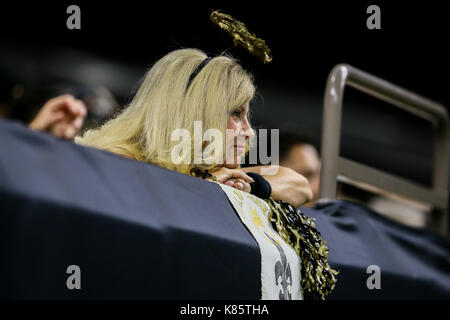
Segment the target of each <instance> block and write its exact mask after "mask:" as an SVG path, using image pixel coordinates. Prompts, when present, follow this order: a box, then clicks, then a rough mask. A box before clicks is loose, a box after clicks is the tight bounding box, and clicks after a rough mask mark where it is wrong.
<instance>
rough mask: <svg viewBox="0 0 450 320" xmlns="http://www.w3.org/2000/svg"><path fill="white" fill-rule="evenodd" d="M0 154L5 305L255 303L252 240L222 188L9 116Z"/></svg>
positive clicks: (0, 267) (0, 272) (0, 133)
mask: <svg viewBox="0 0 450 320" xmlns="http://www.w3.org/2000/svg"><path fill="white" fill-rule="evenodd" d="M0 146H1V153H0V212H1V213H0V219H1V220H0V298H3V299H10V298H14V299H41V298H42V299H74V298H75V299H77V298H80V299H97V298H98V299H116V298H122V299H259V298H260V296H261V286H260V281H261V280H260V253H259V249H258V246H257V243H256V242H255V240H254V239H253V237H252V236H251V235H250V233H248V231H247V229H246V228H245V226H244V225H243V224H242V223H241V222H240V220H239V217H238V216H237V215H236V213H235V211H234V209H233V208H232V207H231V204H230V203H229V202H228V199H227V197H226V196H225V194H224V193H223V191H222V190H221V189H220V187H219V186H217V185H215V184H213V183H210V182H207V181H202V180H201V179H198V178H194V177H190V176H187V175H183V174H180V173H177V172H173V171H170V170H167V169H164V168H159V167H156V166H152V165H148V164H145V163H139V162H137V161H134V160H129V159H124V158H122V157H119V156H116V155H114V154H111V153H108V152H106V151H101V150H95V149H92V148H83V147H80V146H77V145H74V144H73V143H72V142H69V141H63V140H60V139H57V138H54V137H52V136H50V135H47V134H44V133H36V132H32V131H30V130H28V129H27V128H25V127H23V126H21V125H19V124H16V123H11V122H7V121H4V120H2V121H0ZM69 265H78V266H79V267H80V268H81V290H68V289H67V287H66V280H67V278H68V277H69V276H70V274H67V273H66V268H67V267H68V266H69Z"/></svg>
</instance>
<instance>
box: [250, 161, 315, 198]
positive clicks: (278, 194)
mask: <svg viewBox="0 0 450 320" xmlns="http://www.w3.org/2000/svg"><path fill="white" fill-rule="evenodd" d="M242 171H244V172H254V173H257V174H260V175H262V176H263V177H264V178H265V179H266V180H267V181H268V182H269V183H270V186H271V187H272V195H271V197H272V198H273V199H275V200H283V201H286V202H288V203H290V204H292V205H293V206H294V207H298V206H300V205H302V204H304V203H307V202H309V201H311V200H312V190H311V188H310V186H309V183H308V180H307V179H306V178H305V177H304V176H302V175H301V174H299V173H297V172H295V171H294V170H292V169H290V168H286V167H282V166H256V167H248V168H242Z"/></svg>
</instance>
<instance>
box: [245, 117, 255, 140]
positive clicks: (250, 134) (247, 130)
mask: <svg viewBox="0 0 450 320" xmlns="http://www.w3.org/2000/svg"><path fill="white" fill-rule="evenodd" d="M242 135H245V136H246V137H248V138H249V139H253V138H254V137H255V133H254V132H253V129H252V126H251V125H250V122H248V120H247V119H245V123H244V126H243V127H242Z"/></svg>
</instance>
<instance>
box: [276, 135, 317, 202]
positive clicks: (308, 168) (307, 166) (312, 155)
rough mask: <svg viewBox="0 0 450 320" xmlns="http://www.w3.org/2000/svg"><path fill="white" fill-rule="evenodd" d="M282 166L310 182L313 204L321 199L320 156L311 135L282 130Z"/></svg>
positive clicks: (280, 137)
mask: <svg viewBox="0 0 450 320" xmlns="http://www.w3.org/2000/svg"><path fill="white" fill-rule="evenodd" d="M279 139H280V140H279V141H280V142H279V143H280V149H279V152H280V165H281V166H284V167H288V168H291V169H293V170H294V171H296V172H298V173H300V174H301V175H302V176H304V177H305V178H306V179H307V180H308V181H309V185H310V187H311V190H312V193H313V199H312V202H309V203H307V204H306V205H307V206H310V205H312V204H313V202H314V201H316V200H317V199H318V198H319V187H320V168H321V162H320V156H319V152H318V149H317V148H316V146H315V143H314V142H313V138H312V136H311V135H309V134H307V133H304V132H300V131H293V130H285V131H283V130H280V136H279Z"/></svg>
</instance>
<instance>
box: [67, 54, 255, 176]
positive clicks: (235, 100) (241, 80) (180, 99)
mask: <svg viewBox="0 0 450 320" xmlns="http://www.w3.org/2000/svg"><path fill="white" fill-rule="evenodd" d="M205 58H207V55H206V54H205V53H203V52H202V51H200V50H197V49H179V50H175V51H172V52H170V53H168V54H167V55H165V56H164V57H162V58H161V59H160V60H158V61H157V62H156V63H155V64H154V65H153V66H152V68H151V69H150V70H149V71H148V72H147V74H146V76H145V78H144V80H143V82H142V84H141V86H140V88H139V90H138V91H137V93H136V95H135V97H134V98H133V100H132V101H131V103H130V104H129V106H128V107H127V108H125V109H124V110H123V111H122V112H121V113H120V114H118V115H117V116H116V117H114V118H113V119H111V120H109V121H108V122H106V123H105V124H104V125H102V126H101V127H99V128H97V129H91V130H88V131H86V132H85V133H84V134H83V135H82V136H79V137H76V138H75V143H77V144H80V145H85V146H91V147H95V148H99V149H103V150H107V151H111V152H114V153H117V154H120V155H122V156H125V157H131V158H134V159H136V160H139V161H145V162H149V163H152V164H155V165H158V166H162V167H166V168H168V169H171V170H175V171H179V172H182V173H186V174H190V173H191V172H192V170H193V169H196V168H200V169H211V168H212V167H214V166H216V164H214V163H213V164H211V163H209V164H205V163H203V161H202V163H200V164H194V161H193V156H194V150H193V148H194V143H193V141H191V142H192V143H191V148H192V149H191V152H190V157H191V159H185V161H182V163H180V164H175V163H174V162H173V161H172V159H171V151H172V149H173V147H174V146H175V145H177V142H176V141H172V133H173V132H174V130H176V129H185V130H187V131H188V132H189V133H190V135H191V137H192V139H193V137H194V122H195V121H201V123H202V129H203V131H206V130H208V129H218V130H220V131H221V132H222V134H223V137H225V132H226V127H227V119H228V117H229V115H230V114H231V113H232V112H233V111H234V110H235V109H237V108H239V107H241V106H242V105H244V104H246V103H248V102H250V100H252V99H253V97H254V94H255V87H254V84H253V77H252V76H251V75H250V74H249V73H248V72H246V71H245V70H244V69H243V68H242V67H241V66H240V65H239V64H238V62H237V61H236V60H235V59H233V58H231V57H229V56H217V57H215V58H213V59H212V60H210V61H209V62H208V63H207V64H206V65H205V66H204V68H203V69H201V71H200V72H199V73H198V74H197V75H196V76H195V77H194V78H193V80H192V82H191V83H190V85H189V87H188V88H187V84H188V81H189V77H190V76H191V74H192V73H193V72H194V70H195V69H196V68H197V66H198V65H199V64H200V63H201V62H202V61H203V60H204V59H205ZM186 160H188V161H186Z"/></svg>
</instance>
